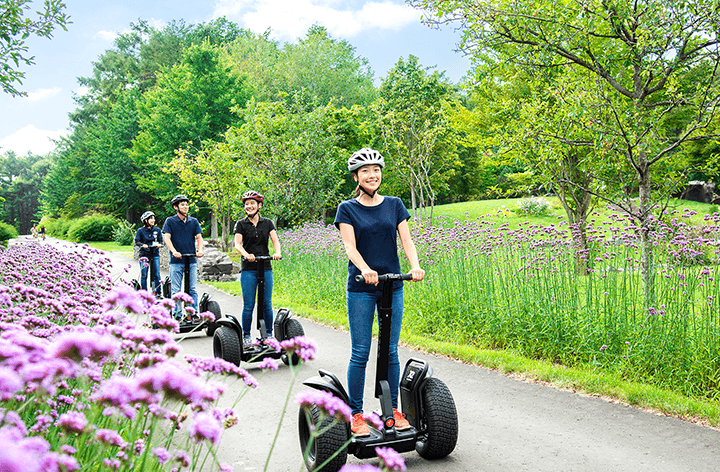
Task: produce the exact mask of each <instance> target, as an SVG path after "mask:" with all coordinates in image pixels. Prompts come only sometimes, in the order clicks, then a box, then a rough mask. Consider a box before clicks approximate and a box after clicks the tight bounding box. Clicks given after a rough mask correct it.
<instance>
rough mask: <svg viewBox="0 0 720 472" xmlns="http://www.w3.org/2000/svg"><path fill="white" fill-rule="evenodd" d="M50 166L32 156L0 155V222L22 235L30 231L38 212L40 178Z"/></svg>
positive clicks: (41, 159)
mask: <svg viewBox="0 0 720 472" xmlns="http://www.w3.org/2000/svg"><path fill="white" fill-rule="evenodd" d="M50 165H51V164H50V160H49V159H48V158H46V157H45V156H36V155H33V154H32V153H29V154H28V155H27V156H25V157H18V156H17V155H16V154H15V153H14V152H12V151H7V152H5V153H4V154H3V155H0V221H5V222H6V223H9V224H12V225H13V226H15V227H16V228H17V229H18V231H19V232H20V233H21V234H27V233H29V232H30V227H31V226H32V224H33V222H34V221H35V218H36V215H37V213H38V210H39V209H40V203H39V199H40V192H41V189H42V179H43V178H44V177H45V175H46V174H47V172H48V170H49V168H50Z"/></svg>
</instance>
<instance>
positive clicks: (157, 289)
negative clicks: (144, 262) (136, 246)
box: [132, 241, 170, 298]
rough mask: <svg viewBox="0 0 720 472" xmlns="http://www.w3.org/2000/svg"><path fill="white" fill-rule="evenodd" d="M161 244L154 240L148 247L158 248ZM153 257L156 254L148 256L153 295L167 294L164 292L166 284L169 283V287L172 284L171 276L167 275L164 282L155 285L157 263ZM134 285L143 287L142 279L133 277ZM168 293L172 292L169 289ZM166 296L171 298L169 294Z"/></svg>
mask: <svg viewBox="0 0 720 472" xmlns="http://www.w3.org/2000/svg"><path fill="white" fill-rule="evenodd" d="M160 246H162V244H160V243H159V242H157V241H153V244H152V245H151V246H148V247H149V248H156V247H157V248H159V247H160ZM152 258H154V256H152V255H151V256H150V258H148V263H149V264H150V273H149V274H148V277H149V278H150V286H151V287H152V290H151V292H152V293H153V295H155V296H156V297H160V296H165V293H164V290H163V288H164V285H167V286H168V287H169V286H170V285H169V284H170V277H167V276H166V277H165V281H164V282H163V281H161V282H160V285H158V286H157V287H153V284H154V283H155V271H156V269H155V264H153V260H152ZM132 286H133V288H134V289H135V290H140V288H141V287H140V281H139V280H138V279H132ZM168 290H169V289H168ZM167 293H168V294H169V293H170V292H169V291H168V292H167ZM165 298H170V296H169V295H167V296H165Z"/></svg>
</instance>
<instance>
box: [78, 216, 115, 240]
mask: <svg viewBox="0 0 720 472" xmlns="http://www.w3.org/2000/svg"><path fill="white" fill-rule="evenodd" d="M118 225H119V221H118V220H117V219H115V218H113V217H112V216H110V215H101V214H95V215H88V216H83V217H82V218H80V219H78V220H74V221H73V222H72V225H71V226H70V229H68V232H67V236H68V239H69V240H70V241H76V242H80V241H112V240H113V231H114V230H115V228H117V227H118Z"/></svg>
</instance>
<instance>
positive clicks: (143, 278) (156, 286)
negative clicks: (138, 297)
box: [140, 256, 160, 295]
mask: <svg viewBox="0 0 720 472" xmlns="http://www.w3.org/2000/svg"><path fill="white" fill-rule="evenodd" d="M143 257H145V256H143ZM147 259H148V261H147V262H144V261H140V287H141V288H142V289H143V290H147V287H148V285H147V279H148V272H149V271H150V264H154V265H155V277H154V278H153V280H152V282H151V283H152V288H153V289H152V292H153V293H154V294H155V295H157V294H158V293H159V292H160V256H154V257H153V256H150V257H148V258H147Z"/></svg>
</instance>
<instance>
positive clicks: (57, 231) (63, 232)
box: [39, 216, 73, 239]
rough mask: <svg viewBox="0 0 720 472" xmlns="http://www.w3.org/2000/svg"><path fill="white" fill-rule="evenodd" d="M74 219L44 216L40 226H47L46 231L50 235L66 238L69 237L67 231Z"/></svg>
mask: <svg viewBox="0 0 720 472" xmlns="http://www.w3.org/2000/svg"><path fill="white" fill-rule="evenodd" d="M72 222H73V221H72V220H71V219H68V218H50V217H47V216H44V217H43V218H42V219H41V220H40V224H39V226H44V227H45V232H46V233H47V234H49V235H50V236H54V237H56V238H61V239H64V238H66V237H67V232H68V230H69V229H70V225H71V224H72Z"/></svg>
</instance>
